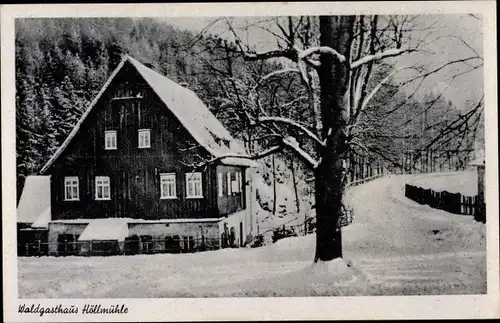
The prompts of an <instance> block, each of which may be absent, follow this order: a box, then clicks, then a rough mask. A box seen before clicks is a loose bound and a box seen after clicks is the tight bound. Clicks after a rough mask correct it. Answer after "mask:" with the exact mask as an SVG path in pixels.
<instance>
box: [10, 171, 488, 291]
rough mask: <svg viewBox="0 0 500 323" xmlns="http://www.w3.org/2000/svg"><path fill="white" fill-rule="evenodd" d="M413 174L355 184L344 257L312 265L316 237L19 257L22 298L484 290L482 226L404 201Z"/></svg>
mask: <svg viewBox="0 0 500 323" xmlns="http://www.w3.org/2000/svg"><path fill="white" fill-rule="evenodd" d="M410 179H413V177H412V176H404V175H403V176H392V177H390V178H381V179H378V180H375V181H373V182H370V183H367V184H364V185H360V186H358V187H354V188H352V189H351V190H350V192H349V194H348V196H347V198H348V199H351V204H352V205H353V207H354V212H355V222H354V223H353V224H351V225H349V226H347V227H345V228H344V230H343V247H344V259H343V260H342V259H338V260H335V261H332V262H327V263H317V264H313V262H312V259H313V255H314V245H315V236H314V235H308V236H305V237H297V238H288V239H283V240H280V241H278V242H277V243H276V244H272V245H268V246H264V247H262V248H255V249H246V248H242V249H224V250H218V251H210V252H202V253H196V254H175V255H174V254H159V255H136V256H116V257H102V258H101V257H94V258H89V257H61V258H52V257H42V258H19V262H18V270H19V296H20V298H71V297H74V298H88V297H92V298H93V297H97V298H105V297H113V298H127V297H131V298H140V297H156V298H158V297H216V296H226V297H227V296H313V295H322V296H327V295H418V294H422V295H429V294H479V293H486V247H485V227H484V224H481V223H477V222H474V220H473V219H472V217H468V216H461V215H453V214H450V213H446V212H444V211H440V210H434V209H431V208H429V207H427V206H421V205H419V204H417V203H414V202H412V201H410V200H407V199H405V198H404V196H403V193H402V188H403V186H404V183H405V182H407V181H408V180H410Z"/></svg>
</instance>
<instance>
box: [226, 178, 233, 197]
mask: <svg viewBox="0 0 500 323" xmlns="http://www.w3.org/2000/svg"><path fill="white" fill-rule="evenodd" d="M226 178H227V195H231V193H232V192H231V173H227V174H226Z"/></svg>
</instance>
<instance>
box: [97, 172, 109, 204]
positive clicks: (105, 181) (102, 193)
mask: <svg viewBox="0 0 500 323" xmlns="http://www.w3.org/2000/svg"><path fill="white" fill-rule="evenodd" d="M109 191H110V185H109V177H108V176H96V178H95V199H96V200H110V199H111V195H110V192H109Z"/></svg>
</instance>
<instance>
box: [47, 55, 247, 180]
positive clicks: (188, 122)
mask: <svg viewBox="0 0 500 323" xmlns="http://www.w3.org/2000/svg"><path fill="white" fill-rule="evenodd" d="M126 62H129V63H130V64H131V65H132V66H134V68H135V69H136V70H137V72H138V73H139V74H140V75H141V76H142V77H143V78H144V80H145V81H146V82H147V83H148V84H149V86H151V88H152V89H153V91H154V92H155V93H156V94H157V95H158V97H159V98H160V99H161V100H162V101H163V103H165V105H166V107H167V108H168V109H169V110H170V111H171V112H172V113H173V114H174V115H175V117H176V118H177V119H178V120H179V121H180V122H181V124H182V125H183V126H184V128H186V130H187V131H188V132H189V133H190V134H191V135H192V136H193V138H194V139H195V140H196V141H197V142H198V143H199V144H200V145H201V146H202V147H204V148H205V149H206V150H207V151H208V152H209V153H210V154H212V155H213V156H214V157H223V156H225V155H231V156H230V157H235V155H236V157H238V156H241V158H234V159H232V160H231V161H230V162H231V163H232V164H233V165H234V164H235V163H237V164H238V165H241V166H249V165H251V166H252V167H256V165H255V164H253V163H252V162H250V161H249V160H248V159H247V158H245V157H248V155H247V154H246V153H245V149H244V148H243V146H242V145H241V143H240V142H238V141H237V140H235V139H234V138H233V137H232V136H231V134H230V133H229V132H228V131H227V130H226V128H225V127H224V126H223V125H222V123H221V122H220V121H219V120H218V119H217V118H216V117H215V116H214V115H213V113H212V112H210V110H209V109H208V107H207V106H206V105H205V104H204V103H203V101H202V100H201V99H200V98H199V97H198V96H197V95H196V93H194V92H193V91H191V90H190V89H188V88H186V87H184V86H181V85H179V84H177V83H175V82H174V81H172V80H171V79H169V78H168V77H166V76H164V75H161V74H160V73H158V72H156V71H154V70H152V69H150V68H148V67H146V66H145V65H143V64H142V63H140V62H139V61H137V60H135V59H134V58H132V57H130V56H128V55H125V56H124V57H123V59H122V61H121V62H120V64H119V65H118V67H117V68H116V69H115V70H114V71H113V73H112V74H111V76H110V77H109V79H108V80H107V81H106V83H105V84H104V86H103V88H102V89H101V91H100V92H99V93H98V94H97V96H96V97H95V99H94V100H93V101H92V103H91V104H90V106H89V107H88V108H87V110H86V111H85V113H84V114H83V115H82V117H81V118H80V120H79V121H78V123H77V124H76V125H75V127H74V128H73V130H72V131H71V133H70V134H69V135H68V137H67V138H66V140H65V141H64V142H63V143H62V145H61V146H60V147H59V149H58V150H57V151H56V153H55V154H54V155H53V156H52V158H51V159H50V160H49V161H48V162H47V163H46V164H45V166H44V167H43V168H42V170H41V173H42V174H43V173H44V172H45V171H46V170H47V169H48V168H49V167H50V165H52V164H53V163H54V161H55V160H56V159H57V158H58V157H59V156H60V155H61V153H62V152H63V151H64V149H65V148H66V147H67V146H68V145H69V143H70V142H71V140H72V139H73V137H74V136H75V135H76V134H77V132H78V130H79V129H80V127H81V125H82V123H83V121H84V120H85V119H86V118H87V116H88V115H89V113H90V111H91V110H92V108H93V107H94V106H95V105H96V104H97V102H98V101H99V99H100V98H101V96H102V95H103V94H104V92H105V90H106V89H107V87H108V86H109V85H110V84H111V82H112V81H113V79H114V78H115V77H116V75H117V74H118V72H119V71H120V70H121V69H122V68H123V66H124V64H125V63H126ZM224 142H226V143H229V144H228V145H226V144H225V143H224ZM221 162H222V163H225V158H221Z"/></svg>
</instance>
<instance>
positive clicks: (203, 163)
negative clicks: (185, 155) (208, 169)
mask: <svg viewBox="0 0 500 323" xmlns="http://www.w3.org/2000/svg"><path fill="white" fill-rule="evenodd" d="M281 150H283V147H281V146H272V147H269V148H267V149H264V150H262V151H260V152H258V153H255V154H252V155H248V154H235V153H227V154H222V155H219V156H216V157H213V158H211V159H207V160H203V161H201V162H199V163H192V164H187V163H182V162H181V163H182V164H184V165H185V166H188V167H192V168H201V167H204V166H208V165H210V164H213V163H215V162H217V161H220V160H222V159H224V158H242V159H249V160H257V159H262V158H264V157H267V156H269V155H272V154H275V153H277V152H279V151H281Z"/></svg>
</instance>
